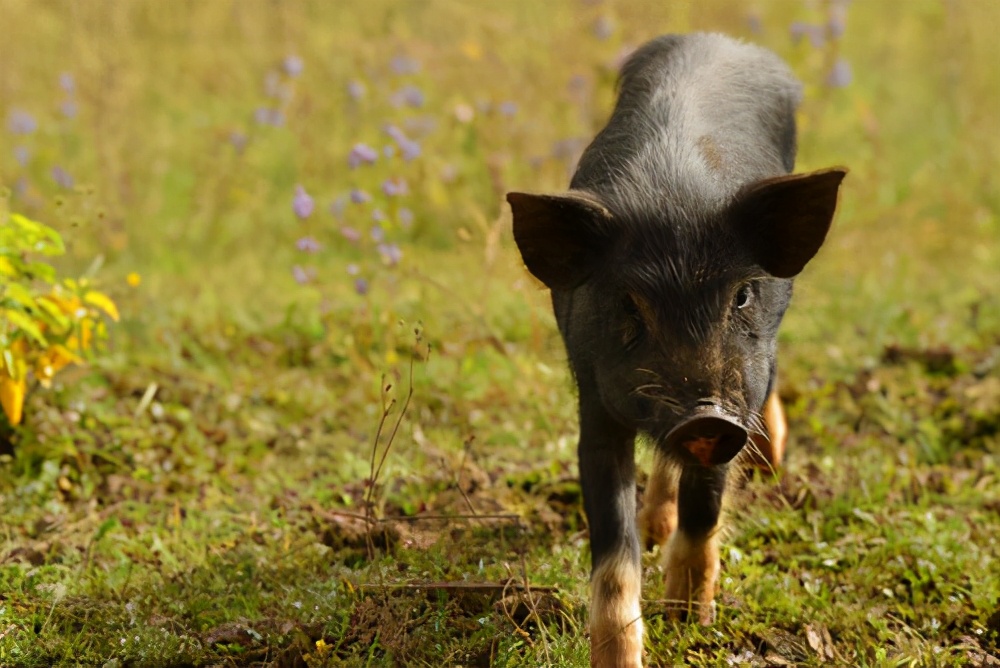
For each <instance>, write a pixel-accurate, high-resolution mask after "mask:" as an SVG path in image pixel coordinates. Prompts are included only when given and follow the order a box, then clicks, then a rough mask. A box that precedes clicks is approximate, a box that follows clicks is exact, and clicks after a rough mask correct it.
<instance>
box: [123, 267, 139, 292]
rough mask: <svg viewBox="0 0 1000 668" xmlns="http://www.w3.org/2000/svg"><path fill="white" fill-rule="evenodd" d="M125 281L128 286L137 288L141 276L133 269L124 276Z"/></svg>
mask: <svg viewBox="0 0 1000 668" xmlns="http://www.w3.org/2000/svg"><path fill="white" fill-rule="evenodd" d="M125 282H126V283H128V284H129V286H130V287H133V288H137V287H139V284H140V283H142V276H140V275H139V274H137V273H136V272H134V271H133V272H132V273H130V274H129V275H128V276H126V277H125Z"/></svg>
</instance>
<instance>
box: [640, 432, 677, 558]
mask: <svg viewBox="0 0 1000 668" xmlns="http://www.w3.org/2000/svg"><path fill="white" fill-rule="evenodd" d="M676 528H677V468H676V467H675V466H673V465H671V464H670V463H669V461H668V460H667V458H666V457H665V456H663V455H661V454H660V453H659V452H657V453H656V454H655V455H653V470H652V471H650V473H649V482H648V483H647V484H646V492H645V494H643V497H642V510H640V511H639V535H640V537H641V540H642V544H643V545H645V546H646V549H647V550H652V549H653V547H654V546H656V545H659V546H660V547H662V546H663V545H664V544H665V543H666V542H667V539H668V538H670V534H672V533H673V532H674V529H676Z"/></svg>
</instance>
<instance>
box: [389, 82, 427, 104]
mask: <svg viewBox="0 0 1000 668" xmlns="http://www.w3.org/2000/svg"><path fill="white" fill-rule="evenodd" d="M389 102H391V103H392V106H394V107H401V106H403V105H404V104H405V105H407V106H409V107H413V108H417V107H422V106H424V93H423V91H421V90H420V89H419V88H417V87H416V86H414V85H413V84H409V85H406V86H403V87H402V88H400V89H399V90H398V91H396V92H395V93H393V94H392V97H390V98H389Z"/></svg>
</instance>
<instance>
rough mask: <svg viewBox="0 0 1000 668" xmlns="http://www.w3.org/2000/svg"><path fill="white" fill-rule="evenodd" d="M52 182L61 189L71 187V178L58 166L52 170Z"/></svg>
mask: <svg viewBox="0 0 1000 668" xmlns="http://www.w3.org/2000/svg"><path fill="white" fill-rule="evenodd" d="M52 180H53V181H55V182H56V183H57V184H59V185H60V186H61V187H63V188H66V189H69V188H72V187H73V177H72V176H70V173H69V172H67V171H66V170H65V169H63V168H62V167H60V166H59V165H56V166H55V167H53V168H52Z"/></svg>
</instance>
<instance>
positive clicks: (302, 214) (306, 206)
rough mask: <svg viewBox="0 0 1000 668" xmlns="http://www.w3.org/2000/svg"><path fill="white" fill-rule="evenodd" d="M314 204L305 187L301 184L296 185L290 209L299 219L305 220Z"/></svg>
mask: <svg viewBox="0 0 1000 668" xmlns="http://www.w3.org/2000/svg"><path fill="white" fill-rule="evenodd" d="M314 206H315V203H314V202H313V198H312V197H310V196H309V193H307V192H306V189H305V188H303V187H302V186H301V185H296V186H295V196H294V197H292V211H294V212H295V215H296V216H298V217H299V220H305V219H306V218H308V217H309V216H311V215H312V212H313V208H314Z"/></svg>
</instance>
